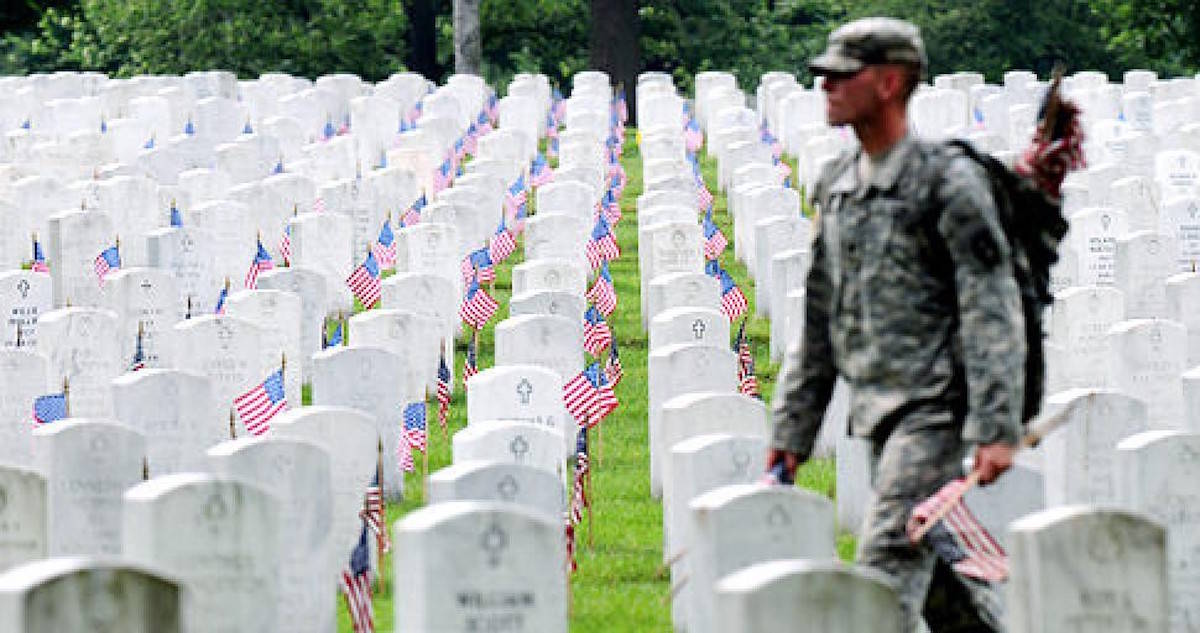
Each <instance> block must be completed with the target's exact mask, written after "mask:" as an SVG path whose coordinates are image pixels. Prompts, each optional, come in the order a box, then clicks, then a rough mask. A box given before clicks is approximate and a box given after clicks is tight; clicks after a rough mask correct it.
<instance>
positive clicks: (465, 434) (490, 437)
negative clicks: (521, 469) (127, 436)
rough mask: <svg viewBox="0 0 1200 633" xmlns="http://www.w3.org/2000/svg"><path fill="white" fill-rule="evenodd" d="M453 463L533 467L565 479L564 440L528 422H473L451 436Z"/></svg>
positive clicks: (542, 427) (555, 431) (557, 434)
mask: <svg viewBox="0 0 1200 633" xmlns="http://www.w3.org/2000/svg"><path fill="white" fill-rule="evenodd" d="M451 441H452V442H453V453H454V463H456V464H458V463H462V462H466V461H476V460H484V461H493V462H500V463H506V464H520V465H524V466H533V467H536V468H540V469H542V470H545V471H546V472H549V473H552V474H554V475H555V476H556V477H557V478H558V479H560V480H562V479H563V478H564V476H565V472H566V469H565V462H566V460H565V459H564V457H563V451H562V446H563V442H564V440H563V437H562V433H559V432H558V430H556V429H550V428H546V427H544V426H539V425H536V424H530V423H528V422H511V421H506V420H488V421H485V422H476V423H474V424H471V425H470V426H468V427H467V428H465V429H462V430H461V431H459V432H457V433H455V434H454V437H452V438H451Z"/></svg>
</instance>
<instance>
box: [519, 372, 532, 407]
mask: <svg viewBox="0 0 1200 633" xmlns="http://www.w3.org/2000/svg"><path fill="white" fill-rule="evenodd" d="M531 395H533V385H532V384H531V383H530V382H529V379H528V378H522V379H521V382H519V383H517V397H518V398H520V399H521V404H529V397H530V396H531Z"/></svg>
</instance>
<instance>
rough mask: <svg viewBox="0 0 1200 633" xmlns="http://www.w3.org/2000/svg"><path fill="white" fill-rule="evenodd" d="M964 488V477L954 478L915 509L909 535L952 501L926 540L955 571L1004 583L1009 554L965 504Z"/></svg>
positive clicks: (909, 526)
mask: <svg viewBox="0 0 1200 633" xmlns="http://www.w3.org/2000/svg"><path fill="white" fill-rule="evenodd" d="M965 488H966V482H965V481H964V480H962V479H955V480H954V481H951V482H950V483H948V484H946V485H945V486H942V488H941V489H940V490H938V491H937V492H936V493H934V495H933V496H932V497H930V498H928V499H926V500H925V501H922V502H921V503H920V504H918V505H917V507H915V508H913V513H912V519H913V520H912V521H910V522H909V525H908V530H909V538H910V539H911V538H912V536H913V535H914V534H915V530H916V529H918V528H920V527H921V526H922V525H923V524H924V523H925V522H926V521H928V520H929V519H930V518H931V517H933V516H934V515H935V514H936V513H937V512H938V511H939V510H941V509H942V507H943V506H945V505H946V504H953V505H951V508H950V511H949V512H947V513H946V516H944V517H943V518H942V519H941V520H940V521H938V523H937V525H935V526H933V528H932V529H930V530H929V533H928V534H926V535H925V542H926V543H927V544H928V545H929V546H930V547H932V548H933V550H934V551H935V552H937V555H938V557H939V558H941V559H942V560H943V561H945V562H946V564H948V565H950V566H951V567H952V568H953V569H954V571H956V572H958V573H960V574H962V575H964V576H967V577H970V578H977V579H979V580H986V581H988V582H1002V581H1004V580H1005V579H1006V578H1008V555H1007V554H1006V553H1005V552H1004V548H1002V547H1000V544H999V543H997V542H996V540H995V539H993V538H992V535H991V534H988V531H987V530H986V529H984V527H983V525H981V524H980V523H979V520H978V519H976V518H975V515H974V514H972V513H971V510H970V509H969V508H967V506H966V504H965V503H963V501H962V495H963V493H964V492H965Z"/></svg>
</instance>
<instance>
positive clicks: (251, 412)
mask: <svg viewBox="0 0 1200 633" xmlns="http://www.w3.org/2000/svg"><path fill="white" fill-rule="evenodd" d="M233 407H234V409H236V410H237V416H238V419H240V420H241V421H242V424H244V425H245V426H246V430H247V431H249V432H250V434H251V435H255V436H257V435H262V434H264V433H266V432H267V431H270V430H271V418H273V417H275V414H277V413H279V412H280V411H286V410H287V409H288V401H287V397H285V396H284V393H283V370H282V369H276V370H275V371H273V372H271V374H270V375H269V376H267V379H266V380H264V381H262V382H260V383H259V384H257V385H255V386H254V388H253V389H251V390H250V391H247V392H246V393H243V394H242V395H240V396H238V397H236V398H234V399H233Z"/></svg>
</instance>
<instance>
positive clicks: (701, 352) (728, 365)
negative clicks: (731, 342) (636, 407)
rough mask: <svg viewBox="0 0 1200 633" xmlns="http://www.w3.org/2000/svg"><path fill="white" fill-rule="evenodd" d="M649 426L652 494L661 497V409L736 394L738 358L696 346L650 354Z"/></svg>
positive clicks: (725, 351)
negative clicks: (674, 401)
mask: <svg viewBox="0 0 1200 633" xmlns="http://www.w3.org/2000/svg"><path fill="white" fill-rule="evenodd" d="M649 364H650V371H649V374H648V378H649V396H648V414H649V415H648V416H647V424H648V425H649V429H650V431H649V432H650V494H651V496H653V497H655V498H659V497H661V496H662V468H663V465H664V464H663V462H664V459H665V458H664V457H663V454H664V453H665V452H666V451H668V450H670V448H671V447H670V446H669V445H667V444H665V443H663V431H662V424H661V421H662V407H663V405H664V404H665V403H666V402H667V401H668V400H670V399H671V398H674V397H675V396H680V395H683V394H686V393H691V392H697V391H712V392H717V393H733V392H734V391H735V389H736V388H737V358H736V357H735V355H734V353H733V352H731V351H729V350H728V349H721V348H717V347H710V346H705V345H695V344H690V343H689V344H680V345H668V346H666V347H663V348H660V349H658V350H656V351H654V352H651V354H650V359H649Z"/></svg>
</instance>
